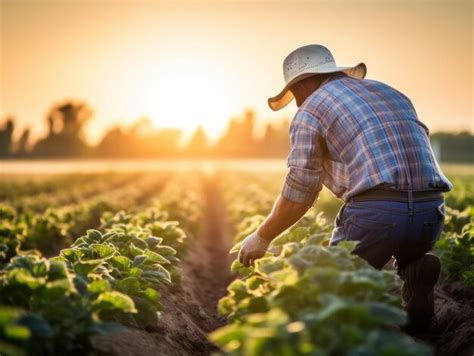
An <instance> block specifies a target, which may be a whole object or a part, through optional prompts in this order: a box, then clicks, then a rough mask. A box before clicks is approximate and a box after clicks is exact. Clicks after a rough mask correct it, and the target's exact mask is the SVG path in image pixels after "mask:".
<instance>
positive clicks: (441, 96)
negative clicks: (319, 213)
mask: <svg viewBox="0 0 474 356" xmlns="http://www.w3.org/2000/svg"><path fill="white" fill-rule="evenodd" d="M0 3H1V7H0V11H1V14H0V20H1V27H0V31H1V32H0V36H1V37H0V39H1V52H0V60H1V62H0V69H1V72H0V85H1V86H0V117H3V116H4V115H6V114H9V113H12V114H14V115H15V116H16V117H17V121H18V123H19V124H20V126H22V127H24V126H27V125H28V126H32V127H33V132H34V134H35V135H41V134H44V130H45V129H46V125H45V124H44V115H45V113H46V112H47V110H48V108H49V106H50V105H51V104H53V103H54V102H56V101H58V100H62V99H64V98H67V97H73V98H77V99H83V100H86V101H87V102H88V103H89V104H90V105H91V106H92V107H93V108H94V111H95V114H94V118H93V120H92V121H91V122H90V124H89V125H88V127H87V132H88V134H89V136H90V138H91V142H96V141H97V140H98V139H99V138H100V136H101V135H102V134H103V132H104V129H105V128H106V127H107V126H109V125H111V124H113V123H125V124H126V123H130V122H132V121H134V120H135V119H136V118H137V117H139V116H143V115H147V116H150V117H151V118H152V120H153V123H154V125H155V126H157V127H158V126H178V127H181V128H185V129H186V130H188V131H190V130H192V129H194V128H195V127H196V126H197V125H199V124H202V125H204V126H205V128H206V129H207V130H208V132H210V134H211V135H213V136H214V137H215V136H216V135H217V134H219V132H221V131H222V130H223V129H224V128H225V126H226V123H227V119H228V118H229V117H231V116H235V115H238V114H240V113H241V112H242V110H243V109H244V108H246V107H253V108H255V109H256V110H257V113H258V117H260V118H261V119H262V121H263V120H277V119H280V118H282V117H291V116H292V115H293V113H294V112H295V110H296V106H295V105H294V104H291V105H290V106H289V107H288V108H286V109H285V110H283V111H281V112H277V113H273V112H272V111H270V109H269V108H268V107H267V105H266V99H267V97H268V96H272V95H274V94H276V93H277V92H278V91H279V90H280V88H281V87H282V85H283V77H282V69H281V66H282V65H281V63H282V61H283V59H284V57H285V56H286V55H287V54H288V53H289V52H290V51H292V50H293V49H294V48H296V47H299V46H301V45H305V44H309V43H321V44H324V45H326V46H327V47H329V48H330V49H331V50H332V52H333V54H334V56H335V57H336V61H337V62H338V64H339V65H352V64H356V63H358V62H360V61H364V62H365V63H366V64H367V66H368V75H367V76H368V78H371V79H377V80H381V81H384V82H386V83H388V84H390V85H392V86H394V87H396V88H398V89H399V90H401V91H403V92H404V93H406V94H407V95H408V96H409V97H410V98H411V99H412V101H413V103H414V104H415V107H416V108H417V111H418V114H419V117H420V119H421V120H422V121H423V122H425V123H426V124H427V125H428V126H429V127H430V128H431V129H432V131H437V130H449V131H454V130H461V129H468V130H471V131H474V119H473V111H474V109H473V106H474V104H473V89H472V87H473V78H474V72H473V68H472V67H473V54H472V51H473V47H474V44H473V5H472V2H471V1H438V2H433V1H419V2H416V1H392V2H390V1H384V0H379V1H364V2H362V1H355V0H352V1H349V0H347V1H339V2H335V1H331V2H329V1H328V2H312V3H307V2H306V3H302V2H297V1H286V2H283V1H279V2H278V3H271V2H259V3H253V2H228V1H220V2H214V3H201V2H199V1H186V2H180V3H172V2H161V1H143V2H139V1H132V0H124V1H113V0H102V1H89V0H84V1H79V0H63V1H41V0H30V1H25V0H0Z"/></svg>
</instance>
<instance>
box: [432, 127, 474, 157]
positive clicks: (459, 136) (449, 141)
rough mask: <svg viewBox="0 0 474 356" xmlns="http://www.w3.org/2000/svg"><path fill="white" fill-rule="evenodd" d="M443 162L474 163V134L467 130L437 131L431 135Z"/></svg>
mask: <svg viewBox="0 0 474 356" xmlns="http://www.w3.org/2000/svg"><path fill="white" fill-rule="evenodd" d="M430 140H431V143H432V145H433V146H435V147H437V151H438V152H437V153H438V154H439V157H438V159H439V160H440V161H442V162H459V163H474V136H473V135H472V134H471V133H469V132H467V131H464V132H459V133H456V134H453V133H447V132H437V133H434V134H432V135H431V136H430Z"/></svg>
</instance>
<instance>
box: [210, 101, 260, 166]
mask: <svg viewBox="0 0 474 356" xmlns="http://www.w3.org/2000/svg"><path fill="white" fill-rule="evenodd" d="M254 132H255V112H254V111H252V110H247V111H246V112H245V113H244V117H243V118H233V119H231V120H230V122H229V126H228V128H227V130H226V131H225V132H224V134H223V136H222V137H221V139H220V140H219V142H218V143H217V145H216V146H215V147H214V151H215V153H216V154H217V155H219V156H227V157H229V156H230V157H251V156H254V155H255V151H256V147H257V142H256V140H255V136H254Z"/></svg>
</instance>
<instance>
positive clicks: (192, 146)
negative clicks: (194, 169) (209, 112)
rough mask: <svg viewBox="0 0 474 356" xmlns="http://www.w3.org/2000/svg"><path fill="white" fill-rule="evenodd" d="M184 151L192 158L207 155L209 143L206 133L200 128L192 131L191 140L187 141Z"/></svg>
mask: <svg viewBox="0 0 474 356" xmlns="http://www.w3.org/2000/svg"><path fill="white" fill-rule="evenodd" d="M186 151H187V153H188V154H189V155H190V156H193V157H202V156H206V155H207V154H208V152H209V142H208V139H207V135H206V131H204V129H203V128H202V126H199V127H198V128H197V129H196V131H194V134H193V136H192V137H191V140H189V143H188V146H187V150H186Z"/></svg>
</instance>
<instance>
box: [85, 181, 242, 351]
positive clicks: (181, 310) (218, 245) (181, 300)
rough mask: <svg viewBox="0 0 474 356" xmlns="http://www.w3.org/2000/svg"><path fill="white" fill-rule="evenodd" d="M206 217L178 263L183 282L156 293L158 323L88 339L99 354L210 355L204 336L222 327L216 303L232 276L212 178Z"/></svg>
mask: <svg viewBox="0 0 474 356" xmlns="http://www.w3.org/2000/svg"><path fill="white" fill-rule="evenodd" d="M203 189H204V196H205V200H206V202H205V210H204V211H205V215H204V219H203V222H202V228H201V231H200V232H199V233H198V234H197V236H195V237H194V238H193V239H192V241H191V244H190V247H189V250H188V252H187V254H186V257H185V258H184V260H183V261H182V263H181V268H182V269H183V273H182V281H181V284H180V285H179V286H168V287H166V288H163V290H162V291H161V294H162V299H161V303H163V304H164V306H165V311H164V312H163V315H162V318H161V319H160V322H159V324H158V326H153V327H149V328H147V329H146V330H140V329H132V328H130V329H128V330H126V331H123V332H117V333H111V334H108V335H106V336H101V337H97V338H95V339H94V340H93V346H94V348H95V349H96V350H97V351H99V352H100V353H106V354H112V355H121V356H129V355H130V356H131V355H140V356H142V355H143V356H146V355H209V354H210V353H211V352H213V351H216V348H215V346H214V345H212V344H211V343H210V342H209V341H208V339H207V334H208V333H209V332H211V331H213V330H215V329H217V328H219V327H220V326H222V325H225V323H226V321H225V318H223V317H220V316H219V315H218V314H217V302H218V301H219V299H220V298H221V297H223V296H224V295H226V294H227V290H226V288H227V286H228V285H229V284H230V282H232V280H233V279H234V278H235V276H234V275H232V274H231V273H230V264H231V262H232V259H231V256H230V255H229V250H230V248H231V243H232V237H231V234H230V228H229V225H228V224H227V222H226V221H225V214H223V211H224V205H223V202H222V200H221V196H220V194H219V191H218V190H217V185H216V183H215V182H214V180H213V178H211V177H208V178H203Z"/></svg>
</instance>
